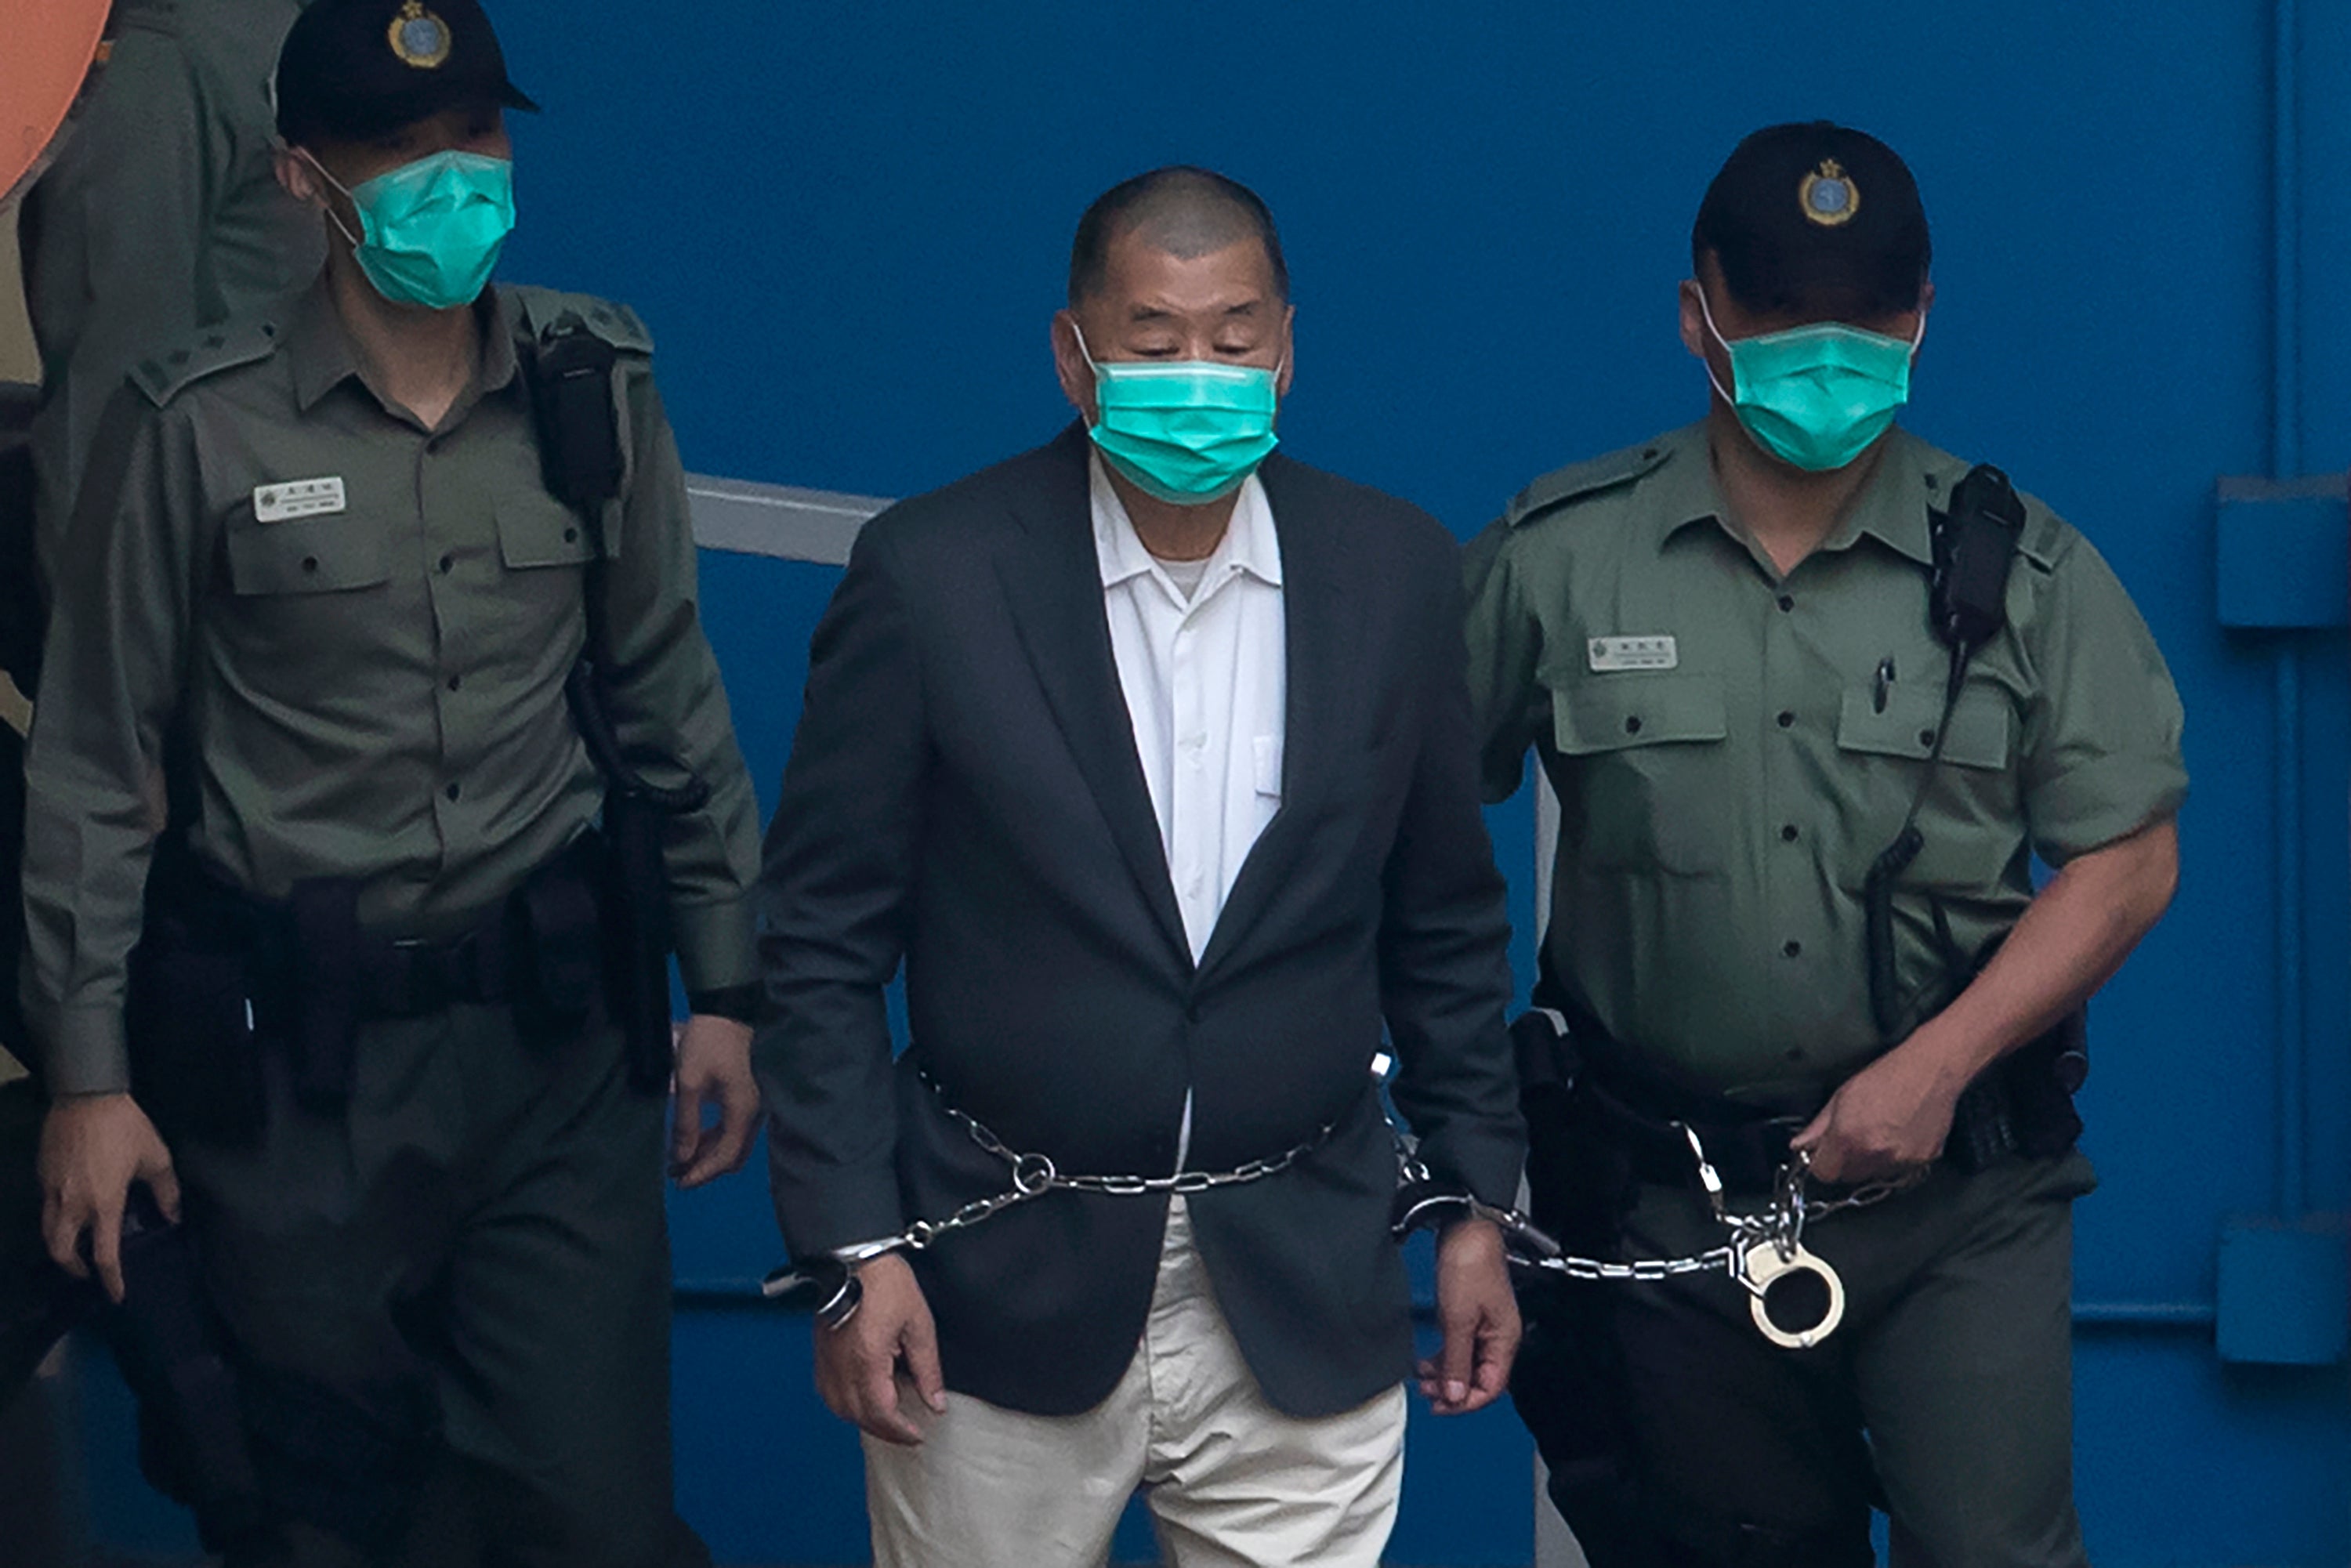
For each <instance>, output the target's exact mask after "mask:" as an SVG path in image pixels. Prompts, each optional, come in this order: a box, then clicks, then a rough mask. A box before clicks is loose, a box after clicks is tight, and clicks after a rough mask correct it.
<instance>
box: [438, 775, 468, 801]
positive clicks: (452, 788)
mask: <svg viewBox="0 0 2351 1568" xmlns="http://www.w3.org/2000/svg"><path fill="white" fill-rule="evenodd" d="M441 793H443V794H444V795H446V796H448V797H449V799H451V800H455V799H456V798H457V797H458V796H459V795H462V794H464V793H465V791H464V789H461V788H459V786H458V785H457V783H456V781H455V780H454V779H452V780H451V781H450V783H449V784H448V786H447V787H446V788H445V789H443V790H442V791H441Z"/></svg>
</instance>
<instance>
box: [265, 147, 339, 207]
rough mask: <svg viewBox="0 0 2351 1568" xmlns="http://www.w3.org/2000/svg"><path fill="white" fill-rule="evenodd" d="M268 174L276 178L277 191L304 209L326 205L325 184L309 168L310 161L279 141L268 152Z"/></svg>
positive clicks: (314, 171)
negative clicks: (291, 198)
mask: <svg viewBox="0 0 2351 1568" xmlns="http://www.w3.org/2000/svg"><path fill="white" fill-rule="evenodd" d="M269 172H271V173H272V174H275V175H276V176H277V186H278V189H280V190H282V191H284V192H285V193H287V195H289V196H291V197H293V198H294V199H295V200H296V201H298V202H299V203H301V204H303V205H304V206H306V207H324V206H325V205H326V204H327V191H326V184H327V183H326V182H325V181H324V180H321V179H319V172H318V171H317V170H316V169H313V168H312V167H310V161H309V160H308V158H305V157H303V156H302V155H301V154H300V153H298V152H295V151H294V149H292V148H291V147H288V146H287V144H286V143H285V142H283V141H280V142H277V144H276V145H274V146H272V147H271V148H270V150H269Z"/></svg>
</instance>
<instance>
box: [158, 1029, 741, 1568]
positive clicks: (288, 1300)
mask: <svg viewBox="0 0 2351 1568" xmlns="http://www.w3.org/2000/svg"><path fill="white" fill-rule="evenodd" d="M355 1057H356V1070H355V1073H354V1078H355V1082H354V1083H353V1085H352V1090H351V1096H350V1107H349V1110H348V1113H344V1114H341V1115H336V1116H327V1115H319V1114H314V1113H308V1112H305V1111H302V1110H300V1109H298V1108H297V1107H296V1106H295V1104H294V1103H293V1101H292V1097H291V1092H290V1089H289V1087H288V1084H287V1082H286V1079H285V1074H284V1073H283V1071H278V1070H277V1065H276V1064H273V1068H272V1072H271V1077H272V1082H271V1084H270V1106H269V1119H268V1124H267V1128H266V1133H265V1134H264V1135H263V1138H262V1140H261V1142H260V1144H259V1145H258V1146H257V1147H253V1148H245V1149H236V1148H224V1147H210V1146H202V1145H197V1146H189V1147H183V1148H181V1149H178V1150H176V1151H175V1156H176V1158H177V1160H178V1163H179V1169H180V1175H181V1179H182V1181H183V1185H184V1186H185V1189H186V1192H187V1195H188V1214H189V1218H190V1219H191V1221H192V1222H193V1224H194V1225H195V1226H196V1228H197V1229H196V1234H197V1238H198V1240H199V1242H200V1244H201V1246H202V1248H203V1249H204V1269H205V1276H206V1281H207V1284H208V1287H209V1289H210V1290H211V1291H212V1293H213V1295H214V1301H215V1304H216V1306H217V1307H218V1309H219V1311H220V1313H221V1316H222V1318H223V1320H224V1322H225V1324H226V1327H227V1330H228V1332H229V1334H230V1336H231V1338H232V1339H233V1340H234V1341H235V1344H236V1345H237V1347H238V1350H239V1352H240V1354H242V1356H243V1357H244V1358H245V1360H246V1363H247V1364H249V1367H250V1370H251V1371H252V1373H253V1378H252V1382H251V1385H250V1390H249V1392H248V1394H247V1397H246V1423H247V1426H248V1427H252V1428H254V1429H255V1431H256V1458H257V1459H258V1460H259V1462H260V1463H261V1465H262V1467H263V1471H264V1482H265V1490H269V1491H271V1492H272V1493H273V1495H277V1496H279V1497H280V1498H281V1500H289V1501H292V1502H293V1503H294V1504H295V1505H296V1507H297V1511H298V1512H302V1513H305V1514H308V1515H309V1516H310V1517H312V1518H315V1519H318V1520H320V1521H326V1520H329V1519H331V1518H333V1517H334V1516H335V1513H336V1511H337V1509H339V1508H346V1507H349V1506H351V1505H352V1499H353V1497H354V1496H355V1495H358V1496H360V1497H362V1498H364V1496H365V1495H366V1494H367V1490H368V1485H369V1483H370V1482H371V1481H372V1482H381V1480H383V1479H384V1478H385V1477H386V1476H388V1475H396V1474H411V1466H412V1461H418V1460H419V1456H420V1454H421V1462H417V1463H414V1465H413V1472H414V1473H413V1475H412V1479H413V1480H414V1483H415V1484H414V1485H413V1487H412V1488H411V1489H410V1493H409V1495H410V1496H411V1497H412V1498H420V1497H421V1501H418V1502H416V1503H415V1504H414V1506H413V1519H414V1522H413V1526H411V1527H410V1528H408V1529H406V1530H405V1531H394V1532H393V1535H392V1539H390V1540H389V1541H385V1540H379V1541H378V1542H377V1543H376V1546H375V1548H374V1549H373V1550H371V1551H362V1550H360V1548H359V1547H358V1546H356V1545H355V1544H354V1537H353V1534H352V1532H351V1531H349V1530H348V1529H344V1530H341V1531H335V1530H324V1529H316V1528H312V1527H310V1526H309V1525H307V1524H306V1525H299V1526H297V1527H295V1528H292V1529H291V1530H289V1531H288V1534H287V1542H286V1545H285V1548H284V1550H283V1552H282V1553H280V1554H277V1555H276V1556H273V1557H270V1558H267V1559H265V1560H266V1561H272V1562H285V1563H298V1564H303V1565H306V1568H307V1565H311V1564H319V1565H325V1564H344V1563H363V1562H370V1561H373V1562H399V1563H419V1564H422V1563H433V1564H434V1565H436V1568H465V1565H467V1564H473V1563H484V1564H487V1563H498V1564H508V1563H511V1564H517V1565H520V1564H530V1565H537V1564H546V1565H549V1568H553V1565H556V1564H561V1565H563V1568H594V1565H603V1564H610V1565H611V1568H646V1565H649V1564H663V1565H667V1564H673V1563H707V1562H708V1560H709V1559H708V1554H707V1552H705V1550H704V1549H703V1547H702V1545H701V1543H700V1542H698V1541H697V1540H695V1537H694V1536H693V1534H692V1532H691V1531H688V1530H687V1529H686V1528H685V1526H684V1524H683V1523H682V1522H681V1521H679V1520H678V1519H677V1517H676V1515H675V1512H674V1509H673V1506H672V1499H671V1485H670V1441H669V1326H670V1310H669V1301H670V1271H669V1252H668V1241H667V1235H666V1230H665V1221H664V1208H663V1192H662V1183H663V1177H664V1145H663V1105H662V1103H661V1102H660V1101H659V1100H658V1099H655V1098H652V1097H649V1096H646V1095H643V1094H640V1093H635V1092H632V1091H631V1090H630V1088H629V1087H628V1084H627V1082H626V1081H625V1071H624V1068H623V1064H622V1050H621V1040H620V1035H619V1032H618V1030H615V1029H613V1028H611V1027H610V1026H609V1025H607V1024H605V1023H603V1022H602V1021H601V1019H599V1020H598V1021H596V1022H595V1023H594V1024H593V1025H592V1026H591V1027H590V1028H589V1029H588V1030H586V1031H585V1032H584V1035H583V1034H574V1035H570V1036H569V1037H563V1038H557V1039H554V1040H539V1039H536V1038H530V1037H526V1036H525V1035H524V1034H523V1033H522V1032H521V1031H520V1030H517V1025H516V1020H515V1015H514V1013H513V1011H512V1010H511V1009H506V1008H491V1007H474V1006H460V1007H455V1008H452V1009H448V1010H446V1011H444V1012H440V1013H435V1014H431V1015H427V1016H425V1017H423V1018H416V1019H390V1020H381V1021H375V1022H371V1023H367V1024H364V1025H362V1026H361V1028H360V1035H359V1040H358V1043H357V1051H356V1052H355ZM289 1375H290V1376H289ZM277 1379H282V1380H284V1381H286V1382H287V1383H291V1384H293V1385H297V1386H301V1387H306V1388H315V1389H324V1390H328V1391H330V1393H331V1396H332V1397H331V1398H329V1400H328V1401H327V1405H326V1408H327V1409H328V1410H329V1411H334V1412H340V1414H321V1412H320V1409H319V1406H317V1405H316V1404H315V1403H313V1404H311V1405H308V1406H306V1405H305V1404H304V1403H303V1402H302V1401H295V1402H294V1403H293V1406H292V1409H291V1411H290V1413H289V1410H288V1405H287V1400H285V1399H284V1398H283V1397H281V1396H278V1395H277V1394H274V1393H273V1392H272V1385H273V1380H277ZM351 1412H357V1413H358V1414H359V1415H360V1416H361V1417H363V1418H362V1419H360V1420H359V1421H358V1422H357V1423H356V1425H357V1426H358V1427H359V1428H360V1430H359V1431H358V1432H356V1433H354V1432H352V1431H351V1430H350V1427H351V1426H352V1425H353V1423H352V1422H351V1421H350V1419H348V1417H349V1416H350V1413H351ZM436 1427H437V1431H436V1430H435V1428H436ZM411 1438H414V1439H417V1441H416V1442H415V1443H413V1444H411V1443H410V1442H409V1439H411ZM347 1439H355V1441H353V1442H351V1444H350V1446H349V1447H346V1440H347ZM388 1459H389V1460H390V1461H391V1462H387V1461H388ZM354 1487H356V1492H355V1491H354V1490H353V1489H354ZM339 1489H340V1490H339ZM361 1511H365V1508H364V1507H363V1508H362V1509H361ZM400 1512H402V1513H408V1512H410V1510H408V1509H402V1510H401V1511H400ZM379 1514H380V1511H379Z"/></svg>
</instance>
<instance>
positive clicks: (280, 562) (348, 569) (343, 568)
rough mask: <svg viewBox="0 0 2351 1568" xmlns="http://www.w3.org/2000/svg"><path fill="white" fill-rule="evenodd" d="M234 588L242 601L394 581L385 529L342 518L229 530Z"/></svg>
mask: <svg viewBox="0 0 2351 1568" xmlns="http://www.w3.org/2000/svg"><path fill="white" fill-rule="evenodd" d="M227 539H228V578H229V586H230V587H231V588H233V589H234V590H235V591H236V592H237V593H239V594H240V595H260V594H279V593H341V592H346V591H350V590H352V589H360V588H373V587H376V586H377V585H378V584H380V583H381V582H383V581H384V580H385V579H386V578H388V577H389V576H390V575H391V572H390V570H389V569H388V568H387V567H386V566H385V565H384V539H383V529H382V528H381V527H379V526H378V525H376V524H375V523H373V522H371V521H370V520H369V519H367V518H366V517H354V516H352V515H351V514H350V513H348V512H338V513H334V514H332V515H329V516H327V517H295V518H289V519H287V521H285V522H278V523H248V524H246V526H244V527H242V528H239V527H235V526H234V525H232V526H231V528H229V530H228V535H227Z"/></svg>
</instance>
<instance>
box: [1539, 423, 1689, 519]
mask: <svg viewBox="0 0 2351 1568" xmlns="http://www.w3.org/2000/svg"><path fill="white" fill-rule="evenodd" d="M1670 455H1671V454H1670V453H1668V452H1667V449H1666V445H1665V444H1664V443H1663V442H1657V441H1652V442H1650V443H1648V444H1646V445H1642V446H1627V447H1625V449H1624V450H1623V451H1622V452H1611V453H1610V454H1608V455H1606V456H1604V457H1594V458H1592V459H1590V460H1589V461H1587V462H1583V463H1575V464H1571V465H1568V466H1567V467H1565V468H1561V469H1557V470H1555V471H1553V472H1552V473H1549V474H1546V475H1544V476H1542V477H1541V478H1540V479H1538V480H1536V481H1535V482H1534V483H1533V484H1531V485H1530V486H1527V487H1526V488H1525V489H1523V490H1521V491H1520V492H1519V493H1518V495H1516V496H1515V497H1512V498H1511V500H1510V509H1509V510H1508V511H1506V512H1504V513H1503V514H1502V515H1503V517H1505V518H1506V519H1508V521H1509V523H1510V527H1512V528H1517V527H1519V526H1520V524H1523V523H1526V522H1530V521H1531V520H1532V519H1534V518H1536V517H1541V515H1542V514H1543V513H1545V512H1548V511H1550V510H1551V509H1552V508H1553V507H1559V506H1562V505H1564V504H1566V503H1567V502H1570V501H1575V500H1581V499H1582V498H1583V497H1586V496H1593V495H1597V494H1599V493H1600V492H1601V491H1603V490H1613V489H1614V488H1615V487H1616V486H1619V485H1624V484H1629V483H1630V482H1632V481H1633V480H1635V479H1638V478H1640V477H1641V476H1643V475H1645V474H1647V473H1650V472H1652V471H1653V470H1655V469H1656V468H1657V467H1658V466H1660V465H1663V464H1664V463H1665V461H1666V459H1667V457H1668V456H1670Z"/></svg>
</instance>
